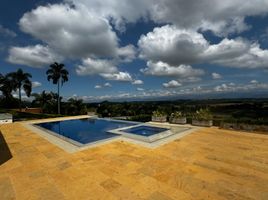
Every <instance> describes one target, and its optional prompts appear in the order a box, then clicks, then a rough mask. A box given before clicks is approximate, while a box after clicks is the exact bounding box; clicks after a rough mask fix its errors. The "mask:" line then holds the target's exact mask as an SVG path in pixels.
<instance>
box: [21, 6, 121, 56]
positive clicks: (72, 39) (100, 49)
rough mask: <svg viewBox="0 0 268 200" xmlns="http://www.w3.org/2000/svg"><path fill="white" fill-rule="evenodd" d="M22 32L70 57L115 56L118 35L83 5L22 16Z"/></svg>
mask: <svg viewBox="0 0 268 200" xmlns="http://www.w3.org/2000/svg"><path fill="white" fill-rule="evenodd" d="M19 25H20V28H21V30H22V31H23V32H25V33H29V34H31V35H32V36H34V37H35V38H37V39H40V40H41V41H43V42H45V43H47V44H48V45H49V46H50V47H51V48H53V49H54V50H56V51H57V52H60V53H61V54H62V55H64V56H67V57H71V58H86V57H89V56H92V55H95V56H115V55H116V51H117V46H118V43H117V36H116V34H115V33H114V32H113V31H112V27H111V26H110V25H109V22H108V21H107V20H106V19H104V18H101V17H99V16H98V15H95V14H93V13H91V12H89V11H88V10H87V8H85V7H84V6H82V5H81V6H76V7H71V6H69V5H68V4H53V5H51V4H48V5H47V6H39V7H37V8H36V9H34V10H32V11H30V12H28V13H25V14H24V15H23V17H22V18H21V19H20V21H19Z"/></svg>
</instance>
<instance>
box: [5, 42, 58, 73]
mask: <svg viewBox="0 0 268 200" xmlns="http://www.w3.org/2000/svg"><path fill="white" fill-rule="evenodd" d="M61 60H62V58H61V57H60V56H58V55H57V54H55V53H54V52H53V51H52V50H51V49H50V48H49V47H47V46H42V45H35V46H27V47H11V48H10V49H9V56H8V58H7V61H8V62H10V63H13V64H20V65H27V66H30V67H35V68H41V67H43V66H45V65H49V64H51V63H53V62H56V61H57V62H59V61H61Z"/></svg>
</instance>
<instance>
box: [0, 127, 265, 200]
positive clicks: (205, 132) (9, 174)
mask: <svg viewBox="0 0 268 200" xmlns="http://www.w3.org/2000/svg"><path fill="white" fill-rule="evenodd" d="M0 130H1V132H2V135H3V138H4V139H3V138H2V141H1V140H0V158H1V159H0V161H1V160H2V162H3V161H4V163H2V164H1V165H0V200H6V199H25V200H26V199H27V200H30V199H44V200H50V199H56V200H60V199H79V200H80V199H89V200H90V199H94V200H96V199H104V200H110V199H112V200H115V199H122V200H132V199H133V200H136V199H137V200H138V199H139V200H141V199H146V200H171V199H174V200H179V199H199V200H201V199H203V200H209V199H211V200H217V199H219V200H221V199H230V200H251V199H263V200H267V199H268V135H260V134H252V133H242V132H234V131H226V130H220V129H217V128H204V129H201V130H198V131H196V132H194V133H192V134H190V135H188V136H185V137H183V138H181V139H179V140H176V141H174V142H171V143H169V144H166V145H164V146H161V147H159V148H157V149H146V148H144V147H141V146H137V145H134V144H130V143H127V142H114V143H110V144H106V145H104V146H100V147H97V148H92V149H88V150H85V151H81V152H77V153H73V154H69V153H66V152H65V151H63V150H61V149H59V148H58V147H57V146H55V145H53V144H51V143H49V142H48V141H46V140H45V139H43V138H41V137H40V136H38V135H37V134H35V133H33V132H31V131H29V130H27V129H26V128H25V127H24V126H22V125H21V124H20V123H14V124H10V125H2V126H1V127H0ZM4 141H5V142H6V145H7V146H6V145H5V144H4ZM7 147H8V148H7ZM8 150H10V153H11V154H12V158H10V159H9V160H8V154H9V152H8Z"/></svg>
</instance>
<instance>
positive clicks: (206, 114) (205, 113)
mask: <svg viewBox="0 0 268 200" xmlns="http://www.w3.org/2000/svg"><path fill="white" fill-rule="evenodd" d="M193 119H196V120H212V119H213V115H212V114H211V112H210V111H209V109H207V108H206V109H202V108H201V109H199V110H197V111H196V112H195V113H194V115H193Z"/></svg>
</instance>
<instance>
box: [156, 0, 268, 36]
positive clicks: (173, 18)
mask: <svg viewBox="0 0 268 200" xmlns="http://www.w3.org/2000/svg"><path fill="white" fill-rule="evenodd" d="M252 3H253V2H252V1H244V0H227V1H222V0H213V1H211V0H202V1H195V0H157V1H156V2H155V3H154V4H153V12H151V13H152V18H153V19H154V21H157V22H162V23H166V22H170V23H172V24H175V25H176V26H177V27H180V28H186V29H194V30H198V29H201V30H211V31H213V32H214V33H215V34H217V35H220V36H222V35H227V34H230V33H240V32H242V31H244V30H247V29H248V28H249V26H248V25H247V24H246V23H245V21H244V19H245V17H246V16H255V15H262V14H266V13H267V10H268V2H267V1H266V0H255V1H254V6H252ZM189 13H190V14H189Z"/></svg>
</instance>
